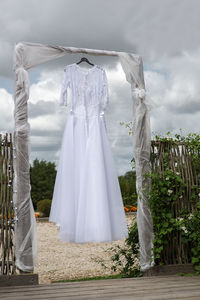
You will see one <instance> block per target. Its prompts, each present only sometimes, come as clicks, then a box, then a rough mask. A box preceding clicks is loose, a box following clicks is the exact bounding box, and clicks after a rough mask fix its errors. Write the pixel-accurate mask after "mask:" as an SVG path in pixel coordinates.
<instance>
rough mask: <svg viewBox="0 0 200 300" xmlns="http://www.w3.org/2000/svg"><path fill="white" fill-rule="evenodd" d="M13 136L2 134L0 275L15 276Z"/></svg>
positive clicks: (0, 136) (0, 164) (0, 165)
mask: <svg viewBox="0 0 200 300" xmlns="http://www.w3.org/2000/svg"><path fill="white" fill-rule="evenodd" d="M12 149H13V148H12V135H11V134H5V135H2V134H0V275H12V274H15V271H16V268H15V255H14V212H13V199H12V195H13V191H12V181H13V151H12Z"/></svg>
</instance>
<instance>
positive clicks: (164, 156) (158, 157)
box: [151, 141, 200, 265]
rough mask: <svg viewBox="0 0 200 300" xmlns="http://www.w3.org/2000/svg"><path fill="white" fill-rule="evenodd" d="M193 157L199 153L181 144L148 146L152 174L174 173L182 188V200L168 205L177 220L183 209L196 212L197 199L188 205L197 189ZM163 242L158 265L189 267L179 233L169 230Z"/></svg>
mask: <svg viewBox="0 0 200 300" xmlns="http://www.w3.org/2000/svg"><path fill="white" fill-rule="evenodd" d="M194 151H196V152H197V153H194ZM194 154H195V156H196V158H197V159H198V160H199V158H200V149H198V150H194V148H192V146H191V145H190V144H186V143H184V142H172V141H169V142H167V141H165V142H163V141H158V142H157V141H152V143H151V165H152V172H154V173H158V174H160V176H161V177H162V174H163V172H164V171H165V170H166V169H170V170H172V171H173V172H178V174H180V175H179V176H180V177H181V178H182V180H183V181H184V184H185V188H184V195H183V196H182V198H179V200H178V201H176V202H175V203H174V202H173V201H172V204H171V212H172V213H173V216H174V218H179V217H180V212H181V210H183V209H186V210H187V211H191V213H192V212H193V211H194V210H195V209H196V202H197V199H196V200H195V199H194V201H190V199H191V196H192V192H193V191H195V192H196V194H197V195H198V188H199V185H200V165H199V163H197V164H195V161H194ZM166 161H167V164H166ZM160 201H162V199H160ZM166 238H167V241H168V243H167V244H166V245H165V246H164V249H163V251H162V252H161V253H160V259H159V261H158V262H163V263H164V264H166V265H168V264H188V263H191V245H190V244H189V243H187V244H186V243H183V242H182V240H181V234H180V231H178V230H177V231H174V230H173V231H172V232H171V233H168V235H167V237H166Z"/></svg>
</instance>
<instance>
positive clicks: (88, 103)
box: [60, 63, 109, 116]
mask: <svg viewBox="0 0 200 300" xmlns="http://www.w3.org/2000/svg"><path fill="white" fill-rule="evenodd" d="M68 88H70V89H71V111H72V112H74V113H77V114H79V115H80V114H82V115H86V116H92V114H93V113H94V115H96V114H97V113H99V112H100V111H101V112H102V111H104V110H105V109H106V108H107V106H108V102H109V96H108V82H107V76H106V72H105V70H104V69H103V68H102V67H100V66H97V65H94V66H93V67H92V68H90V69H89V70H87V71H86V69H83V68H82V67H80V66H78V65H77V64H76V63H74V64H71V65H68V66H66V67H65V68H64V76H63V82H62V89H61V95H60V105H67V89H68Z"/></svg>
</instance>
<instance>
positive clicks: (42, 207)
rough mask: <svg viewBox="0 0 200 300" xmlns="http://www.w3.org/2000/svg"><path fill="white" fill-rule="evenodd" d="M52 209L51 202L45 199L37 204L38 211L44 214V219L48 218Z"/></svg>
mask: <svg viewBox="0 0 200 300" xmlns="http://www.w3.org/2000/svg"><path fill="white" fill-rule="evenodd" d="M50 209H51V200H49V199H43V200H40V201H39V202H38V203H37V211H38V212H39V213H41V214H42V217H48V216H49V213H50Z"/></svg>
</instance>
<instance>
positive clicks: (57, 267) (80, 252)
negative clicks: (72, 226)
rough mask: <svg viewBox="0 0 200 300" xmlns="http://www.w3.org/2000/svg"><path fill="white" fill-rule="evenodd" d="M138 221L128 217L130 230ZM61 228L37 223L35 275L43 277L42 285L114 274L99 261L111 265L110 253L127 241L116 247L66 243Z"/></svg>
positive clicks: (106, 244) (99, 244)
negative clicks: (62, 238) (60, 232)
mask: <svg viewBox="0 0 200 300" xmlns="http://www.w3.org/2000/svg"><path fill="white" fill-rule="evenodd" d="M134 220H135V214H134V215H127V223H128V226H130V225H131V223H132V222H133V221H134ZM58 232H59V229H58V227H57V226H56V225H55V224H53V223H49V222H37V234H38V257H37V263H36V267H35V270H34V273H37V274H38V275H39V283H50V282H52V281H59V280H65V279H77V278H85V277H94V276H105V275H110V274H112V272H111V270H108V269H105V268H103V267H102V266H101V264H100V263H98V262H97V261H101V260H104V261H106V262H107V263H106V264H107V265H108V264H110V265H111V262H110V257H111V256H112V255H113V253H112V252H111V251H105V250H106V249H108V248H110V247H112V246H114V245H120V246H123V244H124V239H123V240H120V241H115V242H112V243H87V244H76V243H64V242H61V241H59V239H58Z"/></svg>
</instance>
